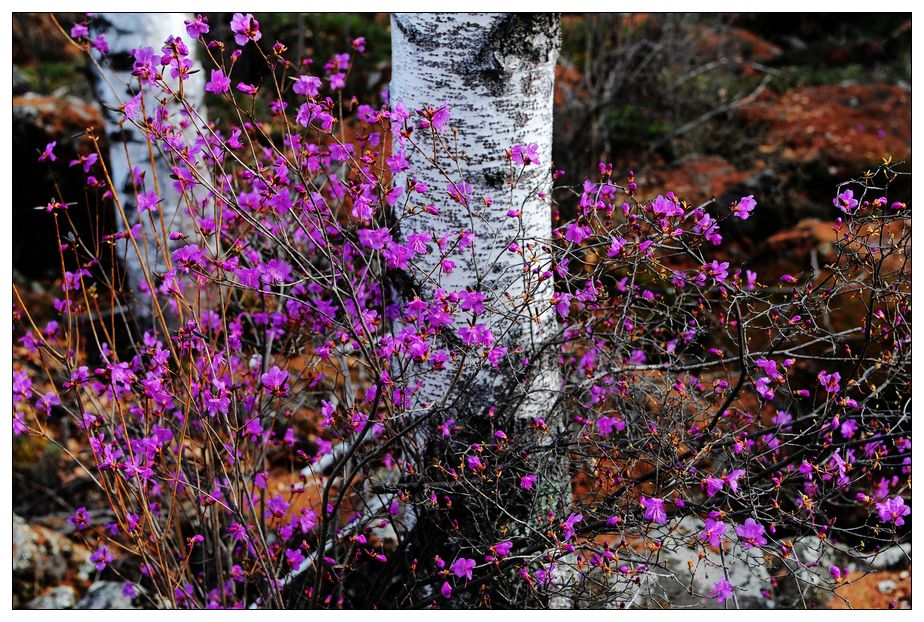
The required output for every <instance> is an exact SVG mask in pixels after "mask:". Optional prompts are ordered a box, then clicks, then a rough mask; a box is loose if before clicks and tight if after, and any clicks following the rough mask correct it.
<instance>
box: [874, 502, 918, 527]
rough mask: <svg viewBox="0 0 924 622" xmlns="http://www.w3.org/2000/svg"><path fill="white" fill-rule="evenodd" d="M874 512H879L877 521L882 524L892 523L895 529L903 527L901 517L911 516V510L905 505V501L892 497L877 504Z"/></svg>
mask: <svg viewBox="0 0 924 622" xmlns="http://www.w3.org/2000/svg"><path fill="white" fill-rule="evenodd" d="M876 511H877V512H879V520H881V521H882V522H883V523H888V522H893V523H895V526H896V527H901V526H902V525H904V524H905V519H904V518H903V517H904V516H908V515H909V514H911V508H909V507H908V506H907V505H905V500H904V499H902V498H901V497H892V498H891V499H886V500H885V501H883V502H881V503H877V504H876Z"/></svg>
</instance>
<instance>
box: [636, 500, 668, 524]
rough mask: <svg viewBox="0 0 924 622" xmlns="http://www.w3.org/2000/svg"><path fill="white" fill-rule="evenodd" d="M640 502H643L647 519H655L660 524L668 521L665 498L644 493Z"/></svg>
mask: <svg viewBox="0 0 924 622" xmlns="http://www.w3.org/2000/svg"><path fill="white" fill-rule="evenodd" d="M639 502H640V503H641V504H642V509H643V510H644V512H643V514H644V516H645V518H646V519H648V520H650V521H654V522H655V523H657V524H658V525H663V524H664V523H666V522H667V513H666V512H665V511H664V499H657V498H655V497H646V496H644V495H642V497H641V498H640V499H639Z"/></svg>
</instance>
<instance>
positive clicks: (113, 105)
mask: <svg viewBox="0 0 924 622" xmlns="http://www.w3.org/2000/svg"><path fill="white" fill-rule="evenodd" d="M99 17H100V18H101V21H102V22H103V24H104V27H105V28H104V30H103V32H104V33H105V36H106V40H107V42H108V44H109V48H110V52H109V55H108V59H109V61H108V62H103V63H102V65H103V71H104V73H105V75H100V73H99V70H98V69H97V67H96V65H95V64H94V65H93V66H92V69H91V71H92V77H93V80H92V82H93V89H94V92H95V95H96V97H97V99H98V100H99V102H100V103H101V104H102V107H103V114H104V117H105V120H106V134H107V138H108V140H109V173H110V177H111V179H112V183H113V185H114V186H115V187H114V192H115V193H116V194H117V195H118V199H119V201H120V203H121V205H122V208H123V209H124V212H125V217H126V219H127V220H128V224H129V225H130V226H133V225H135V224H137V223H138V222H139V220H140V221H141V223H142V225H143V228H142V237H141V238H139V239H137V249H138V251H136V250H135V245H133V244H131V243H130V242H127V241H126V242H125V243H124V245H122V246H120V247H119V250H120V254H121V256H122V257H123V259H124V262H125V269H126V277H127V281H128V283H127V285H128V286H129V287H130V288H131V289H132V290H133V291H134V293H135V299H134V304H133V309H134V311H135V314H136V317H138V318H139V319H141V320H142V323H144V324H149V323H150V318H151V313H152V305H151V304H150V299H149V298H148V297H147V296H143V295H140V291H139V290H141V289H146V288H147V286H148V279H150V281H151V282H153V284H154V286H155V287H156V286H157V285H158V283H159V280H158V278H157V276H156V275H157V274H161V273H163V272H164V271H165V270H166V269H167V265H168V262H167V259H166V258H165V257H164V250H163V249H164V248H167V249H169V248H170V244H169V243H168V242H167V240H165V239H164V238H165V233H166V235H169V234H170V232H173V231H179V232H182V233H184V234H186V235H194V233H195V224H194V220H193V216H192V215H191V213H190V210H189V205H190V204H191V203H192V198H193V197H192V194H191V193H190V192H189V191H187V196H186V197H184V196H183V195H182V193H180V192H178V191H177V190H176V189H175V188H174V184H173V180H171V178H170V175H171V174H172V168H173V166H174V165H175V162H174V157H173V156H172V155H171V154H168V153H166V152H165V151H163V150H162V149H160V148H158V146H157V145H152V151H149V148H148V143H147V141H146V139H145V136H144V133H143V132H142V131H141V130H139V129H138V128H137V127H135V126H134V125H132V123H131V122H130V121H124V115H123V114H122V113H121V112H119V111H118V108H119V106H121V105H123V104H124V103H125V102H127V101H128V100H129V99H130V98H131V97H133V96H134V95H135V94H136V93H137V92H138V80H137V78H135V77H134V76H132V75H131V72H132V55H131V50H132V49H133V48H144V47H151V48H154V51H155V53H156V54H157V55H158V57H159V56H160V55H161V54H162V52H161V48H162V47H163V45H164V41H165V40H166V39H167V37H169V36H171V35H172V36H175V37H182V38H183V40H184V42H185V43H186V45H187V47H189V48H190V52H191V53H190V59H191V60H193V61H194V63H193V68H192V70H193V71H194V73H191V75H190V76H189V77H188V78H187V79H184V80H183V93H184V98H185V100H186V102H187V103H188V104H189V105H190V106H192V107H193V108H194V109H196V110H198V111H199V113H200V114H204V110H203V107H202V98H203V95H204V85H205V72H204V71H202V67H201V66H200V65H199V63H197V62H195V59H194V56H195V50H194V47H193V46H194V45H196V43H195V42H194V41H190V40H189V37H188V36H187V34H186V28H185V24H184V20H185V19H192V16H191V15H189V14H185V13H101V14H99ZM162 73H163V74H164V80H165V81H166V83H167V84H168V85H169V86H170V88H171V89H172V90H174V91H177V92H178V91H179V86H180V85H179V81H178V80H176V79H171V78H170V75H169V69H168V68H163V72H162ZM144 93H145V94H144V97H143V100H144V111H145V114H146V116H147V117H149V118H150V117H152V116H153V115H154V113H155V110H156V109H157V108H158V107H159V106H160V101H159V100H164V99H167V100H170V101H168V103H167V108H168V110H169V111H170V120H171V122H172V124H173V125H174V126H177V127H179V125H180V122H181V120H183V119H186V116H185V114H183V113H182V112H181V111H183V110H184V106H183V105H182V104H181V103H180V102H179V101H177V100H176V99H175V98H173V97H171V96H170V95H169V94H168V93H164V92H160V89H158V88H156V87H153V86H148V87H145V90H144ZM123 121H124V122H123ZM198 121H199V120H198V119H193V120H191V121H190V122H189V123H188V125H187V126H186V128H185V129H184V130H183V135H184V140H185V143H186V144H187V145H189V146H192V145H193V144H194V143H195V140H196V122H198ZM152 152H153V158H152V157H151V153H152ZM132 167H138V168H140V169H141V170H142V171H143V172H144V188H145V189H147V190H152V189H153V190H155V192H156V193H157V195H158V196H159V197H160V198H161V199H162V201H161V203H160V205H159V206H158V207H159V210H160V211H161V212H162V215H163V221H164V224H165V227H163V228H162V226H161V218H160V216H159V215H157V213H156V212H148V213H145V214H140V215H139V213H138V211H137V208H136V206H137V202H136V196H137V195H136V192H137V193H140V192H142V188H141V187H136V186H135V184H134V183H133V180H132V175H131V168H132ZM155 180H156V182H155ZM139 216H140V218H139ZM151 216H153V218H151ZM115 219H116V224H117V226H118V228H119V230H120V231H125V229H126V223H125V221H124V220H123V218H122V215H121V214H120V213H118V210H117V213H116V216H115ZM164 229H165V230H164ZM187 243H188V242H187ZM139 252H140V254H139ZM167 252H169V250H168V251H167ZM146 273H147V278H146V276H145V274H146Z"/></svg>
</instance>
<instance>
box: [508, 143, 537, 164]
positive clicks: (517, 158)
mask: <svg viewBox="0 0 924 622" xmlns="http://www.w3.org/2000/svg"><path fill="white" fill-rule="evenodd" d="M510 157H511V159H513V161H514V162H516V163H517V164H519V165H520V166H528V165H530V164H541V162H540V161H539V145H537V144H536V143H531V144H529V145H514V146H513V148H512V149H511V150H510Z"/></svg>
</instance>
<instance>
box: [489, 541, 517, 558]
mask: <svg viewBox="0 0 924 622" xmlns="http://www.w3.org/2000/svg"><path fill="white" fill-rule="evenodd" d="M492 548H493V549H494V552H495V553H497V554H498V555H501V556H506V555H510V550H511V549H512V548H513V542H511V541H510V540H504V541H503V542H498V543H497V544H495V545H494V546H493V547H492Z"/></svg>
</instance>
